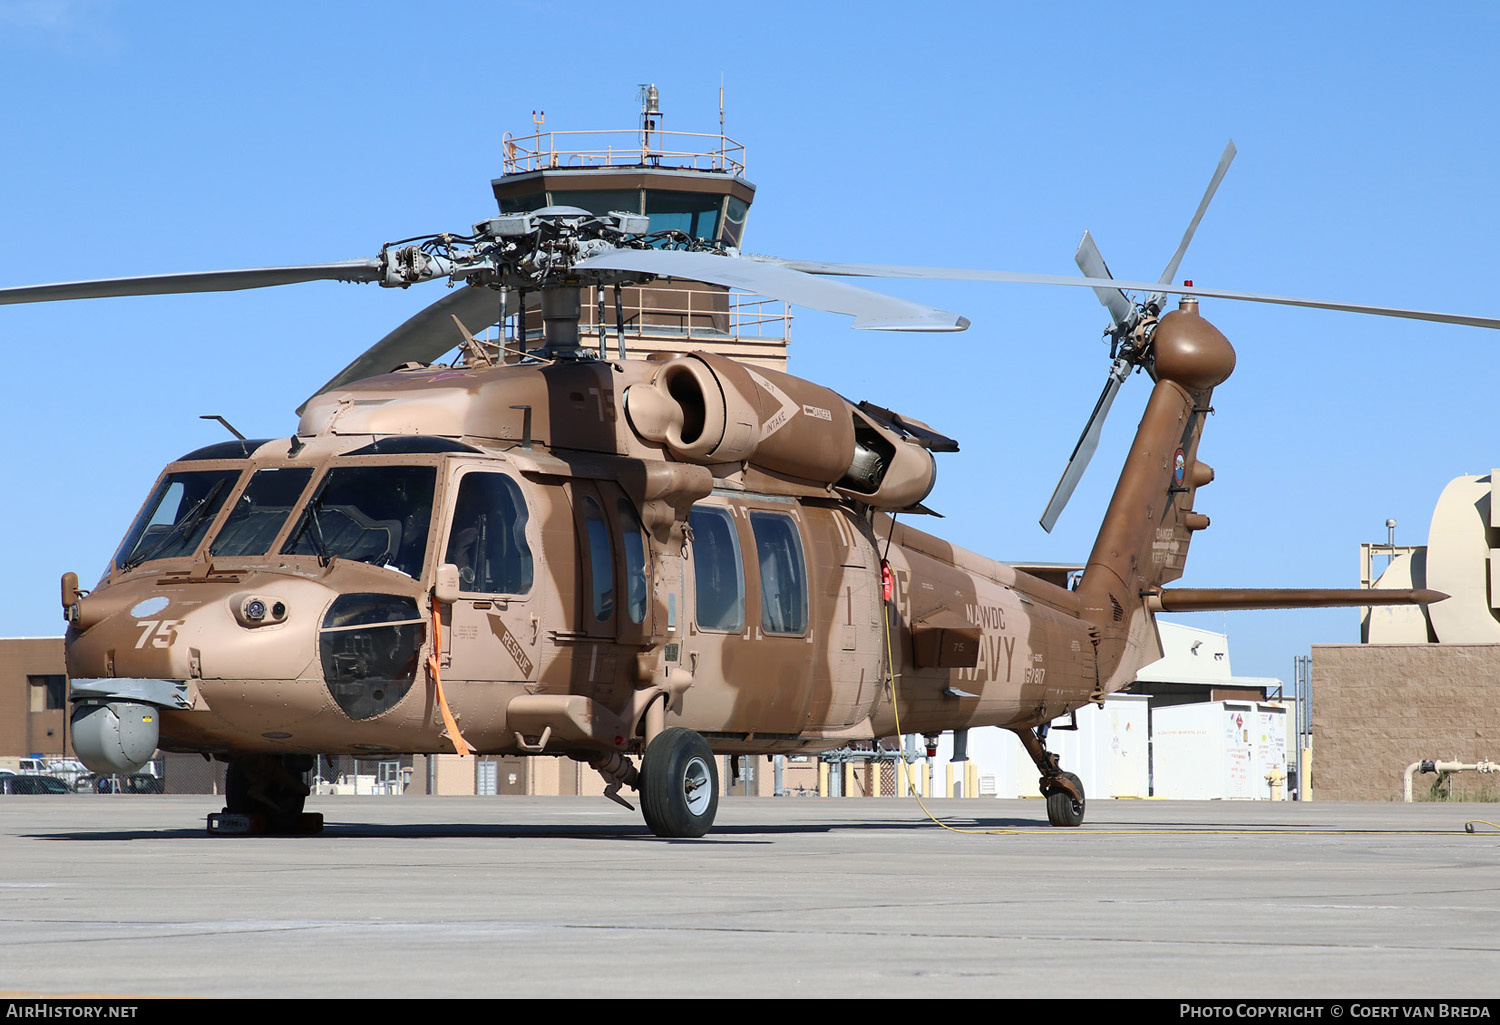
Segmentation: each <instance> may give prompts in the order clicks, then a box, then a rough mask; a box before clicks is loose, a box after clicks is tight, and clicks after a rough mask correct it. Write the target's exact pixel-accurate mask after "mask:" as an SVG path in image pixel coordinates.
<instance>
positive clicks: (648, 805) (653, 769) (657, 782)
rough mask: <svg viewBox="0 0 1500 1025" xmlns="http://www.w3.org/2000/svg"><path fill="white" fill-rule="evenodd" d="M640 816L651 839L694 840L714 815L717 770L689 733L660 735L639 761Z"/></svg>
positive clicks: (678, 731)
mask: <svg viewBox="0 0 1500 1025" xmlns="http://www.w3.org/2000/svg"><path fill="white" fill-rule="evenodd" d="M638 788H639V790H640V794H641V812H642V813H643V814H644V815H645V817H646V825H647V826H649V827H650V828H651V832H653V833H655V834H656V835H657V836H660V837H666V838H669V839H680V838H688V837H699V836H702V835H703V834H704V833H707V832H708V830H709V828H710V827H711V826H713V824H714V815H715V814H717V813H718V810H719V770H718V766H717V764H716V762H715V760H714V753H713V751H711V750H710V749H709V746H708V742H707V741H705V740H704V739H703V738H702V737H700V736H699V735H698V734H696V733H694V732H693V731H692V730H687V729H683V728H682V727H680V726H674V727H672V728H671V729H669V730H663V731H662V732H661V733H660V734H658V735H657V737H656V739H655V740H653V741H651V744H650V746H649V747H647V748H646V754H645V757H644V758H643V759H642V760H641V778H640V782H639V784H638Z"/></svg>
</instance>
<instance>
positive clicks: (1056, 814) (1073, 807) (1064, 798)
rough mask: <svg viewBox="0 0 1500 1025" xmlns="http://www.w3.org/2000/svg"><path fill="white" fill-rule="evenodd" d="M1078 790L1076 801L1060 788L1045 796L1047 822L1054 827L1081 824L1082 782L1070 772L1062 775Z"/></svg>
mask: <svg viewBox="0 0 1500 1025" xmlns="http://www.w3.org/2000/svg"><path fill="white" fill-rule="evenodd" d="M1063 775H1064V776H1065V777H1067V778H1068V779H1069V780H1070V781H1071V782H1072V784H1073V785H1074V786H1075V787H1077V788H1078V800H1076V801H1075V800H1073V795H1072V794H1070V793H1068V792H1067V791H1066V790H1063V789H1062V788H1060V787H1059V788H1058V789H1055V790H1052V791H1051V792H1049V793H1048V794H1047V821H1048V822H1050V823H1051V824H1052V825H1054V826H1078V825H1082V823H1083V804H1084V801H1083V781H1082V780H1081V779H1079V778H1078V777H1077V776H1075V775H1073V774H1072V773H1071V772H1065V773H1063Z"/></svg>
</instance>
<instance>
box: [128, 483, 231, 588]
mask: <svg viewBox="0 0 1500 1025" xmlns="http://www.w3.org/2000/svg"><path fill="white" fill-rule="evenodd" d="M239 476H240V471H239V470H238V469H234V470H179V471H178V472H176V473H169V474H168V475H167V476H166V477H164V478H162V481H161V483H160V484H158V485H157V486H156V490H155V491H153V492H152V493H151V497H150V498H149V499H147V500H146V506H145V508H143V509H142V510H141V514H140V515H139V516H137V517H136V520H135V522H134V523H133V524H131V526H130V533H128V534H126V535H125V541H124V543H123V544H121V545H120V549H119V551H117V552H115V565H117V566H119V567H120V568H121V569H131V568H133V567H135V566H138V565H140V564H141V563H143V562H149V561H150V560H152V559H172V558H177V557H179V556H184V555H192V554H193V552H195V551H197V550H198V545H199V543H200V542H202V540H203V535H204V534H205V533H207V531H208V527H209V524H211V523H213V521H214V517H215V516H216V515H218V512H219V509H220V508H221V507H222V506H223V505H224V500H225V499H226V498H228V497H229V493H230V492H231V491H233V490H234V482H235V481H236V480H238V479H239Z"/></svg>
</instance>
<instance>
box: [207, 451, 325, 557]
mask: <svg viewBox="0 0 1500 1025" xmlns="http://www.w3.org/2000/svg"><path fill="white" fill-rule="evenodd" d="M310 480H312V468H311V467H283V468H279V469H278V468H274V467H273V468H269V469H264V470H257V471H256V472H255V475H254V476H253V477H251V478H250V483H249V484H246V485H245V490H244V491H243V492H242V493H241V494H240V497H239V499H238V500H237V501H236V502H235V503H234V508H233V509H231V510H230V511H229V518H228V519H227V520H225V521H224V526H223V527H222V528H220V530H219V534H218V536H217V537H215V538H214V540H213V544H211V545H209V548H208V551H209V554H211V555H215V556H221V557H230V558H233V557H235V556H246V555H265V554H266V553H267V552H269V551H270V550H271V542H272V541H274V540H276V535H277V534H279V533H280V532H281V527H282V525H283V524H285V523H286V519H287V517H288V516H290V515H291V512H292V506H294V505H296V504H297V499H299V498H301V497H302V492H303V490H304V489H305V488H306V487H307V482H308V481H310Z"/></svg>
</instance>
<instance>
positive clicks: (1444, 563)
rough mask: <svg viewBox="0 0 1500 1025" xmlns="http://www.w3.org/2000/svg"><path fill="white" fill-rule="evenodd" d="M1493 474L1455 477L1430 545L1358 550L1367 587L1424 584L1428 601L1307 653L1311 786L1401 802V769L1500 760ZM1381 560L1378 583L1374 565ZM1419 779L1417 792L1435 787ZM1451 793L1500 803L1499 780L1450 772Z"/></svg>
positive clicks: (1338, 797) (1377, 616) (1332, 796)
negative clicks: (1431, 599) (1353, 637)
mask: <svg viewBox="0 0 1500 1025" xmlns="http://www.w3.org/2000/svg"><path fill="white" fill-rule="evenodd" d="M1492 478H1493V474H1491V475H1486V476H1473V477H1459V478H1457V479H1455V480H1454V481H1452V482H1451V483H1450V484H1449V485H1448V486H1447V487H1446V488H1445V489H1444V490H1443V493H1442V495H1441V496H1440V497H1439V499H1438V503H1437V506H1436V508H1435V509H1434V510H1433V515H1432V527H1431V531H1430V533H1429V535H1428V540H1427V544H1426V545H1412V546H1397V545H1395V544H1386V545H1365V546H1364V548H1363V566H1364V582H1365V584H1366V586H1374V587H1377V588H1392V587H1394V588H1400V587H1430V588H1434V589H1436V590H1439V591H1443V592H1444V593H1446V594H1448V595H1450V596H1451V597H1449V598H1448V600H1447V601H1442V602H1438V603H1437V604H1435V605H1430V606H1417V607H1413V606H1405V607H1402V606H1389V607H1386V608H1376V609H1367V610H1366V614H1365V616H1364V620H1363V626H1362V636H1363V638H1364V643H1362V644H1326V645H1315V646H1314V647H1313V649H1312V693H1313V743H1314V750H1315V758H1314V763H1313V793H1314V796H1315V797H1316V798H1317V799H1319V800H1325V801H1355V800H1364V801H1399V800H1401V799H1402V792H1403V783H1404V775H1405V772H1406V769H1407V767H1408V766H1410V765H1411V764H1412V763H1414V762H1420V761H1447V762H1460V763H1465V764H1477V763H1480V762H1484V761H1493V760H1494V759H1496V758H1500V575H1497V574H1496V573H1495V568H1496V565H1495V560H1496V558H1497V556H1500V518H1497V514H1500V502H1495V501H1493V498H1494V495H1493V489H1494V484H1493V480H1492ZM1381 559H1384V560H1386V565H1385V566H1384V567H1383V572H1382V573H1381V574H1380V576H1379V578H1378V579H1375V574H1374V568H1375V567H1376V566H1377V565H1378V562H1377V560H1381ZM1434 780H1435V777H1434V776H1431V775H1426V776H1423V775H1418V776H1417V777H1416V780H1415V783H1414V791H1415V792H1416V793H1417V794H1422V793H1423V792H1425V791H1427V790H1428V789H1429V788H1430V786H1431V784H1432V783H1433V782H1434ZM1451 787H1452V793H1453V795H1454V796H1456V797H1469V798H1487V799H1496V798H1500V778H1497V776H1495V775H1492V774H1487V773H1486V774H1481V773H1478V772H1458V773H1455V774H1454V775H1453V776H1452V779H1451Z"/></svg>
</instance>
